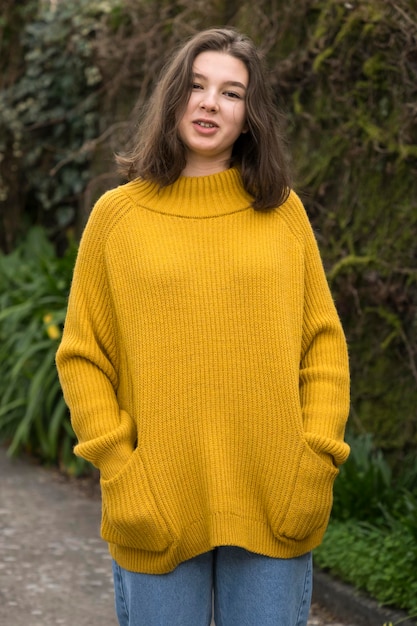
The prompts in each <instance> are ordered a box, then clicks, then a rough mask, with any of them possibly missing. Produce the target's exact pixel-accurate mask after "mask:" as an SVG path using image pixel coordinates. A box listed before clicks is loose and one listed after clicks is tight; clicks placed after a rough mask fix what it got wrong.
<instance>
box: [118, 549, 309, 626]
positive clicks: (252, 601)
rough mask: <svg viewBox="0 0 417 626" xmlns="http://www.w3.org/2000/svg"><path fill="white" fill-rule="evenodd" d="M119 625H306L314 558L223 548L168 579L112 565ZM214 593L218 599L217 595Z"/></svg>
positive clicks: (182, 566) (183, 566)
mask: <svg viewBox="0 0 417 626" xmlns="http://www.w3.org/2000/svg"><path fill="white" fill-rule="evenodd" d="M113 575H114V586H115V603H116V613H117V617H118V620H119V624H120V626H209V624H210V622H211V618H212V598H214V603H213V606H214V619H215V623H216V626H306V624H307V619H308V614H309V609H310V602H311V591H312V556H311V553H308V554H305V555H303V556H301V557H298V558H295V559H271V558H269V557H266V556H261V555H259V554H253V553H251V552H247V551H246V550H243V549H242V548H236V547H229V546H225V547H219V548H216V549H215V550H213V551H212V552H207V553H205V554H202V555H200V556H197V557H195V558H193V559H190V560H189V561H185V562H184V563H181V564H180V565H179V566H178V567H177V568H176V569H175V570H174V571H172V572H170V573H169V574H158V575H154V574H138V573H135V572H129V571H128V570H125V569H123V568H121V567H120V566H119V565H117V564H116V563H115V562H113ZM213 594H214V595H213Z"/></svg>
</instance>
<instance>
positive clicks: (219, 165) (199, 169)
mask: <svg viewBox="0 0 417 626" xmlns="http://www.w3.org/2000/svg"><path fill="white" fill-rule="evenodd" d="M229 167H230V155H228V156H227V157H226V158H225V157H224V155H222V156H220V157H217V158H213V160H209V159H207V158H204V159H200V158H198V157H194V158H193V159H190V158H187V164H186V166H185V168H184V169H183V171H182V176H210V175H211V174H219V173H220V172H224V171H225V170H228V169H229Z"/></svg>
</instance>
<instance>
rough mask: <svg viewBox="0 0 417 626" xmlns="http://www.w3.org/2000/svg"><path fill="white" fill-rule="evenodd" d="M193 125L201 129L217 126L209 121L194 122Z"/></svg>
mask: <svg viewBox="0 0 417 626" xmlns="http://www.w3.org/2000/svg"><path fill="white" fill-rule="evenodd" d="M193 124H196V125H197V126H200V127H201V128H218V125H217V124H216V123H215V122H212V121H211V120H194V122H193Z"/></svg>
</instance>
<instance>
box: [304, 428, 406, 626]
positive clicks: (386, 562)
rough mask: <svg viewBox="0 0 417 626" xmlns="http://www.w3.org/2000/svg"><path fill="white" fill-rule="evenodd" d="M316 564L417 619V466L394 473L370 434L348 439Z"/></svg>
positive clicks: (402, 465)
mask: <svg viewBox="0 0 417 626" xmlns="http://www.w3.org/2000/svg"><path fill="white" fill-rule="evenodd" d="M348 439H349V443H350V445H351V450H352V452H351V455H350V457H349V459H348V461H347V462H346V464H345V465H343V466H342V467H341V468H340V475H339V477H338V479H337V481H336V483H335V489H334V506H333V511H332V517H331V522H330V526H329V528H328V530H327V533H326V535H325V537H324V541H323V543H322V545H321V546H320V547H319V548H317V550H316V557H315V560H316V563H317V564H318V565H319V566H320V567H322V568H324V569H328V570H330V571H331V572H332V573H333V574H336V575H337V576H339V577H340V578H341V579H343V580H345V581H346V582H349V583H352V584H353V585H354V586H355V587H357V588H360V589H363V590H365V591H367V592H368V593H369V594H370V595H371V596H373V597H374V598H376V599H377V600H379V601H380V602H381V603H383V604H387V605H393V606H396V607H397V608H402V609H405V610H406V611H409V612H410V613H411V614H414V615H417V525H416V520H417V461H416V458H415V457H414V456H413V457H410V458H408V459H404V460H403V462H402V463H401V464H400V465H398V467H396V468H395V471H392V469H391V466H390V464H389V463H388V462H387V460H386V458H385V457H384V456H383V454H382V452H381V451H380V450H378V449H377V448H376V447H375V444H374V442H373V438H372V436H370V435H362V436H353V435H350V436H349V437H348Z"/></svg>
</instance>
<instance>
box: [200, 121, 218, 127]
mask: <svg viewBox="0 0 417 626" xmlns="http://www.w3.org/2000/svg"><path fill="white" fill-rule="evenodd" d="M197 124H198V125H199V126H202V127H203V128H214V124H209V123H208V122H197Z"/></svg>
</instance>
